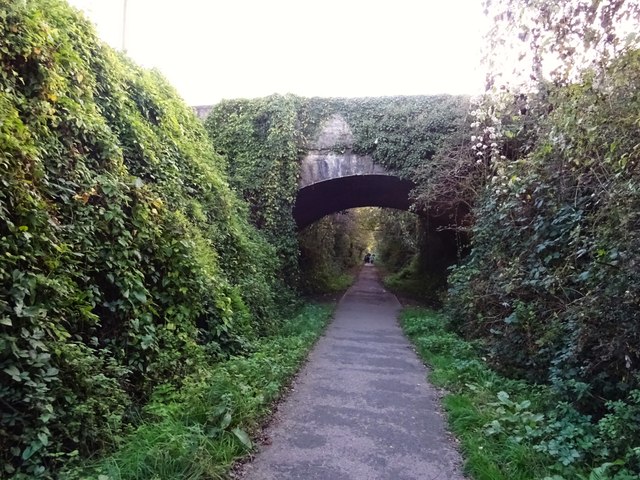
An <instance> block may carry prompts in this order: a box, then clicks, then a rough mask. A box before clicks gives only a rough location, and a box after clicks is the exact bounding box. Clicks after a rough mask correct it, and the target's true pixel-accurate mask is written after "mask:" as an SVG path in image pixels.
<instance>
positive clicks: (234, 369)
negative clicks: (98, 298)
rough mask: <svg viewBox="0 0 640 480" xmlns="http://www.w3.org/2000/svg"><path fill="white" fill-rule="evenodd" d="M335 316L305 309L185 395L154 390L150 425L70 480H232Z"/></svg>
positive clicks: (70, 474) (206, 373)
mask: <svg viewBox="0 0 640 480" xmlns="http://www.w3.org/2000/svg"><path fill="white" fill-rule="evenodd" d="M330 314H331V308H329V307H327V306H319V305H307V306H305V308H304V309H302V311H300V312H299V313H298V315H297V316H295V317H293V318H291V319H289V320H287V321H285V322H283V324H282V325H281V327H280V329H279V331H278V333H277V334H275V335H272V336H269V337H264V338H262V339H260V340H259V341H258V342H257V343H256V344H255V348H254V351H253V352H251V354H249V355H246V356H234V357H231V358H230V359H228V360H226V361H224V362H221V363H219V364H217V365H216V366H215V367H214V368H209V369H206V370H203V371H199V372H197V373H196V374H195V375H192V376H190V377H189V378H188V379H187V380H186V382H185V386H184V387H183V388H182V389H181V390H175V389H174V388H173V387H172V386H171V385H170V384H168V385H161V386H159V387H158V388H156V389H155V391H154V394H153V396H152V398H151V401H150V403H149V404H148V405H147V406H146V407H145V408H144V413H143V416H144V422H143V423H142V424H141V425H140V426H139V427H138V428H137V429H136V431H135V432H133V433H132V434H131V435H130V436H129V437H127V438H126V439H125V441H124V442H122V443H121V444H120V445H119V448H118V450H117V452H116V453H115V454H114V455H112V456H111V457H109V458H107V459H105V460H103V461H101V462H100V463H99V464H95V465H92V466H90V467H88V466H87V467H85V468H83V469H74V470H68V471H66V472H65V473H64V474H65V475H66V478H69V479H70V480H72V479H75V478H82V479H98V480H100V479H101V477H100V476H101V475H104V476H106V478H109V479H112V480H134V479H140V480H147V479H149V478H157V479H158V480H164V479H166V480H170V479H175V478H189V479H199V478H226V477H225V474H226V473H227V471H228V469H229V467H230V465H231V464H232V463H233V461H234V460H235V459H237V457H239V456H242V455H245V454H246V453H247V452H248V451H250V450H251V449H252V442H251V436H252V434H254V433H256V432H258V431H259V428H260V424H261V422H262V421H263V420H264V418H265V417H266V415H267V414H268V413H269V412H270V408H271V406H272V405H273V403H274V401H275V400H277V398H278V397H279V396H280V395H281V394H282V391H283V387H285V386H286V385H287V384H288V382H289V381H290V379H291V378H292V377H293V375H294V374H295V372H296V371H297V369H298V368H299V366H300V364H301V363H302V361H303V360H304V358H306V356H307V353H308V351H309V349H310V348H311V346H312V345H313V344H314V342H315V340H316V339H317V338H318V336H319V335H320V334H321V332H322V331H323V329H324V327H325V325H326V324H327V321H328V319H329V317H330Z"/></svg>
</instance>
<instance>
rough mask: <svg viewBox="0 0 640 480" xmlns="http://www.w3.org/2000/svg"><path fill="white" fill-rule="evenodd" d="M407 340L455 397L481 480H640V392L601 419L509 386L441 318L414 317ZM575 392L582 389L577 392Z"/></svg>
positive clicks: (453, 419)
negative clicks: (639, 476) (410, 341)
mask: <svg viewBox="0 0 640 480" xmlns="http://www.w3.org/2000/svg"><path fill="white" fill-rule="evenodd" d="M401 322H402V326H403V329H404V331H405V333H406V334H407V335H408V336H409V338H410V339H411V340H412V342H413V343H414V344H415V346H416V350H417V351H418V353H419V355H420V356H421V357H422V359H423V360H424V361H425V362H426V363H427V364H428V365H429V366H430V367H431V369H432V372H431V380H432V382H433V383H434V384H435V385H437V386H439V387H443V388H445V389H446V390H447V391H448V394H447V395H446V396H445V398H444V406H445V409H446V411H447V414H448V418H449V424H450V426H451V429H452V430H453V432H454V433H455V434H456V435H457V437H458V438H459V439H460V441H461V444H462V451H463V454H464V457H465V460H466V463H465V469H466V471H467V473H468V474H470V475H471V476H472V477H473V478H474V479H476V480H501V479H505V480H532V479H540V480H543V479H544V480H563V479H567V480H568V479H581V480H631V479H635V478H638V475H639V474H640V463H639V458H640V448H638V445H640V423H639V422H638V420H640V391H638V390H635V391H633V392H632V393H631V394H630V395H629V396H628V397H627V398H625V399H624V400H619V401H616V402H608V403H607V411H606V413H605V414H604V415H603V416H602V417H600V418H592V417H591V416H588V415H584V414H582V413H579V412H578V410H577V409H576V408H575V406H574V405H572V404H570V403H567V402H562V401H559V398H560V397H559V394H558V393H556V392H555V391H554V390H552V389H551V387H548V386H541V385H535V384H531V383H528V382H526V381H524V380H513V379H508V378H505V377H503V376H501V375H499V374H498V373H496V372H495V371H494V370H492V369H491V368H490V367H489V365H488V364H487V362H486V359H485V358H484V357H483V356H482V353H483V349H482V345H481V344H479V343H472V342H467V341H465V340H463V339H461V338H460V337H459V336H458V335H456V334H455V333H452V332H451V331H450V330H449V328H448V326H449V325H448V323H449V320H448V318H447V317H445V316H444V315H442V314H439V313H435V312H433V311H430V310H425V309H407V310H405V311H404V312H403V314H402V318H401ZM574 388H578V387H577V386H574Z"/></svg>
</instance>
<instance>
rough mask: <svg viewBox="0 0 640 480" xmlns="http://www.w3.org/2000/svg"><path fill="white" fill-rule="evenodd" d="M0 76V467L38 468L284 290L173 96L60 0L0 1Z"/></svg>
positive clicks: (86, 448)
mask: <svg viewBox="0 0 640 480" xmlns="http://www.w3.org/2000/svg"><path fill="white" fill-rule="evenodd" d="M0 87H1V93H0V252H1V256H0V404H1V405H2V407H1V408H0V411H1V412H2V413H1V414H0V464H1V465H2V468H3V469H4V472H3V473H2V475H6V474H12V475H13V477H14V478H27V477H28V478H49V477H50V476H51V472H52V471H53V470H55V468H56V467H57V466H58V465H60V464H68V463H69V462H70V461H71V459H73V458H74V457H76V456H78V455H80V456H84V455H91V454H94V453H95V452H96V451H98V450H100V449H104V448H109V447H110V444H111V442H112V441H113V440H112V439H113V438H114V435H117V434H118V432H121V431H122V430H123V429H124V428H125V426H126V425H127V424H128V422H129V421H130V420H131V419H132V418H134V417H135V415H136V414H135V411H136V410H135V409H136V406H137V405H139V404H141V403H142V402H143V401H144V400H145V398H146V397H147V396H148V395H149V394H150V392H151V390H152V388H153V387H154V386H155V385H157V384H158V383H160V382H170V383H174V384H180V382H181V381H182V379H184V378H185V376H188V375H189V374H190V373H192V372H193V371H195V370H196V368H197V367H198V366H199V365H204V364H206V363H209V362H212V361H215V360H216V359H218V358H220V357H222V356H225V355H227V354H229V353H234V352H240V351H243V350H244V349H246V348H248V347H249V346H250V341H251V339H253V338H255V337H256V335H258V334H260V333H262V332H264V331H268V330H269V329H270V325H272V324H273V322H274V321H275V320H274V319H275V318H277V317H276V311H277V305H276V300H275V292H279V293H280V294H282V293H284V290H283V288H282V285H281V282H280V281H279V280H278V277H277V275H276V273H275V272H277V271H278V270H279V269H280V268H281V267H280V265H279V263H280V261H279V259H278V258H277V256H276V254H275V250H274V248H273V247H272V246H270V245H269V244H268V243H267V241H266V240H265V238H264V236H263V235H262V234H261V233H259V232H258V231H256V230H255V229H254V228H253V227H252V226H250V225H249V224H248V222H247V221H246V218H247V215H248V212H247V208H246V206H245V205H244V203H242V202H241V201H239V200H237V199H236V197H235V196H234V195H233V194H232V193H231V191H230V190H229V187H228V185H227V183H226V181H225V175H224V169H225V165H224V161H223V160H222V159H221V158H220V157H219V156H218V155H216V154H215V153H214V152H213V150H212V148H211V146H210V144H209V140H208V138H207V135H206V133H205V131H204V129H203V128H202V126H201V125H200V123H199V122H198V120H197V119H196V118H195V117H194V115H193V114H192V112H191V111H190V109H189V108H188V107H187V106H186V105H184V103H183V102H182V101H181V100H180V99H179V97H178V96H177V94H176V93H175V91H174V90H173V89H172V88H171V87H170V86H169V85H168V84H167V82H166V81H165V80H164V79H163V78H162V77H161V76H160V75H159V74H157V73H155V72H148V71H145V70H141V69H140V68H138V67H136V66H134V65H132V64H131V63H130V62H129V61H128V60H127V59H125V58H122V57H120V56H119V55H117V54H116V53H115V52H114V51H112V50H111V49H109V48H107V47H106V46H104V45H103V44H102V43H101V42H99V41H98V40H97V38H96V35H95V33H94V31H93V28H92V27H91V26H90V25H89V24H88V23H87V21H86V20H84V19H83V18H82V17H81V16H80V15H79V14H78V13H77V12H76V11H75V10H73V9H71V8H69V7H68V6H67V5H66V4H65V3H64V2H63V1H61V0H28V1H24V2H9V3H7V2H4V3H3V5H2V7H1V8H0Z"/></svg>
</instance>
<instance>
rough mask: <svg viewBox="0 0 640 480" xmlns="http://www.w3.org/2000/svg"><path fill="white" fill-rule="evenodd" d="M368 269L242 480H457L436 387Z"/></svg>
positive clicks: (390, 299) (395, 308)
mask: <svg viewBox="0 0 640 480" xmlns="http://www.w3.org/2000/svg"><path fill="white" fill-rule="evenodd" d="M399 310H400V304H399V303H398V301H397V299H396V298H395V296H393V295H392V294H390V293H388V292H386V291H385V290H384V288H383V287H382V285H381V283H380V281H379V280H378V276H377V272H376V269H375V267H373V266H365V267H364V268H363V269H362V271H361V273H360V275H359V278H358V280H357V282H356V283H355V284H354V285H353V286H352V287H351V288H350V289H349V290H348V291H347V293H346V294H345V296H344V297H343V298H342V300H341V301H340V303H339V305H338V308H337V310H336V314H335V318H334V320H333V323H332V324H331V325H330V326H329V328H328V330H327V333H326V334H325V335H324V337H322V338H321V339H320V341H319V342H318V344H317V345H316V347H315V348H314V350H313V352H312V353H311V355H310V357H309V361H308V363H307V365H306V366H305V367H304V368H303V370H302V371H301V372H300V374H299V375H298V377H297V379H296V381H295V383H294V385H293V391H292V392H291V394H290V395H289V397H288V398H287V399H286V400H285V401H284V402H283V403H282V405H280V407H279V409H278V413H277V414H276V415H275V418H274V420H273V422H272V423H271V425H270V426H269V427H268V428H267V431H266V439H267V440H266V441H265V444H264V445H263V446H262V448H261V451H260V452H259V453H258V454H257V455H256V457H255V459H254V460H253V461H252V462H251V463H249V464H247V465H246V466H245V468H244V470H245V474H244V475H243V477H242V478H243V479H244V480H293V479H300V480H302V479H304V480H314V479H315V480H365V479H366V480H375V479H380V480H383V479H384V480H409V479H420V480H435V479H440V480H459V479H463V478H464V476H463V475H462V474H461V473H460V467H459V466H460V464H461V461H460V458H459V455H458V453H457V451H456V450H455V448H454V447H453V442H452V440H451V438H450V437H449V436H448V434H447V433H446V431H445V426H444V419H443V417H442V415H441V414H440V413H439V407H438V404H437V393H436V390H435V389H434V388H433V387H432V386H430V385H429V384H428V383H427V382H426V374H427V372H426V369H425V367H424V366H423V365H422V363H421V362H420V360H419V359H418V357H417V356H416V354H415V353H414V352H413V350H412V349H411V346H410V344H409V341H408V340H407V339H406V338H405V337H404V336H403V334H402V331H401V329H400V326H399V325H398V324H397V320H396V317H397V314H398V312H399Z"/></svg>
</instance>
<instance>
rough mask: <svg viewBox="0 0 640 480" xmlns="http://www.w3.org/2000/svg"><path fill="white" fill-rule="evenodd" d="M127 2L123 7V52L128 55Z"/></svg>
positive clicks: (125, 1)
mask: <svg viewBox="0 0 640 480" xmlns="http://www.w3.org/2000/svg"><path fill="white" fill-rule="evenodd" d="M126 38H127V0H124V4H123V5H122V51H123V52H124V53H127V43H126Z"/></svg>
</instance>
